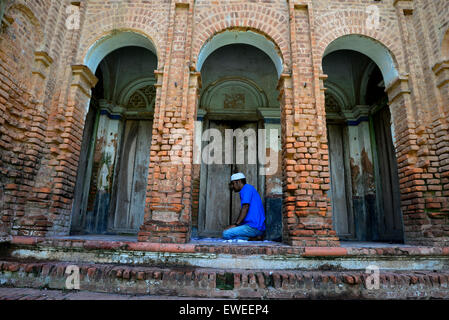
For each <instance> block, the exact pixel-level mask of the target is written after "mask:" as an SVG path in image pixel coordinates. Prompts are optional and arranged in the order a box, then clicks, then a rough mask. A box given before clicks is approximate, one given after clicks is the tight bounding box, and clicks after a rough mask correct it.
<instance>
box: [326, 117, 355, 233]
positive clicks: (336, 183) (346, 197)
mask: <svg viewBox="0 0 449 320" xmlns="http://www.w3.org/2000/svg"><path fill="white" fill-rule="evenodd" d="M344 129H345V126H342V125H328V126H327V132H328V141H329V160H330V171H331V193H330V198H331V204H332V217H333V225H334V228H335V231H336V232H337V235H338V236H339V237H341V238H342V239H354V238H355V230H354V217H353V210H352V205H351V198H352V197H351V187H350V179H349V175H350V172H349V168H348V163H349V162H348V160H347V159H348V155H347V152H348V150H347V149H348V148H347V146H346V143H345V141H346V138H345V131H344Z"/></svg>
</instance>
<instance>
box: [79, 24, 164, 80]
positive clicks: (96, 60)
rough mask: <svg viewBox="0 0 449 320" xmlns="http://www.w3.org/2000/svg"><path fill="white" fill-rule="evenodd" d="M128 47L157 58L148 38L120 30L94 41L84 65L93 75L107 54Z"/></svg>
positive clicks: (155, 50) (133, 32)
mask: <svg viewBox="0 0 449 320" xmlns="http://www.w3.org/2000/svg"><path fill="white" fill-rule="evenodd" d="M130 46H136V47H141V48H145V49H148V50H150V51H151V52H153V53H154V54H155V55H156V57H158V54H157V49H156V46H155V45H154V43H153V41H152V40H151V39H150V38H149V37H148V36H146V35H144V34H142V33H140V32H136V31H132V30H121V31H114V32H110V33H109V34H107V35H105V36H103V37H101V38H100V39H98V40H97V41H95V42H94V43H93V44H92V45H91V46H90V48H89V50H88V51H87V53H86V55H85V57H84V65H86V66H87V67H88V68H89V69H90V70H91V71H92V72H93V73H95V71H96V69H97V68H98V66H99V64H100V63H101V61H102V60H103V59H104V58H105V57H106V56H107V55H108V54H110V53H111V52H113V51H115V50H117V49H120V48H123V47H130Z"/></svg>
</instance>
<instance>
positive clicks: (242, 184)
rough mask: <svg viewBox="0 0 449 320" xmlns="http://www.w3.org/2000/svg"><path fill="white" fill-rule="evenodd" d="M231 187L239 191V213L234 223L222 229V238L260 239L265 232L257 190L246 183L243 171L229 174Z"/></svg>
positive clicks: (262, 212)
mask: <svg viewBox="0 0 449 320" xmlns="http://www.w3.org/2000/svg"><path fill="white" fill-rule="evenodd" d="M231 185H232V189H233V190H234V191H235V192H239V193H240V204H241V209H240V215H239V217H238V218H237V221H236V223H235V224H233V225H230V226H229V227H227V228H226V229H225V230H224V231H223V238H224V239H226V240H230V239H241V240H262V239H263V234H264V233H265V211H264V208H263V204H262V199H261V198H260V196H259V193H258V192H257V190H256V189H255V188H254V187H253V186H252V185H250V184H247V183H246V178H245V175H244V174H243V173H236V174H234V175H232V176H231Z"/></svg>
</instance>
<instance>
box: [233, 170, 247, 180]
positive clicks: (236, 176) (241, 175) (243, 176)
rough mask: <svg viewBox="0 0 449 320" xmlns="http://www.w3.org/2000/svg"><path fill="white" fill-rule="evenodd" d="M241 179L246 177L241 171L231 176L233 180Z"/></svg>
mask: <svg viewBox="0 0 449 320" xmlns="http://www.w3.org/2000/svg"><path fill="white" fill-rule="evenodd" d="M241 179H246V178H245V175H244V174H243V173H241V172H239V173H236V174H233V175H232V176H231V181H236V180H241Z"/></svg>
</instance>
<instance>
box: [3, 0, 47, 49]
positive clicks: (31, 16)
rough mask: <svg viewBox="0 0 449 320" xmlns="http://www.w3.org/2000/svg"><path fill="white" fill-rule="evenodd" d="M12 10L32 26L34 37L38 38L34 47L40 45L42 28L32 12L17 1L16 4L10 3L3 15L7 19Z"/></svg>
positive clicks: (42, 34)
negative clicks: (26, 19)
mask: <svg viewBox="0 0 449 320" xmlns="http://www.w3.org/2000/svg"><path fill="white" fill-rule="evenodd" d="M14 10H17V11H20V12H21V13H23V14H24V15H25V16H26V17H27V18H28V20H29V21H30V22H31V24H32V25H33V26H34V28H35V31H36V35H37V37H38V39H37V43H36V44H35V45H36V46H39V45H41V42H42V41H43V40H44V33H43V31H42V26H41V24H40V22H39V20H38V19H37V18H36V16H35V15H34V13H33V11H32V10H31V9H30V8H29V7H28V6H27V5H26V4H25V3H23V2H22V1H17V2H14V3H12V4H11V5H10V6H9V7H6V9H5V11H4V15H5V16H7V17H9V16H10V13H11V11H14ZM9 18H11V17H9Z"/></svg>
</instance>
